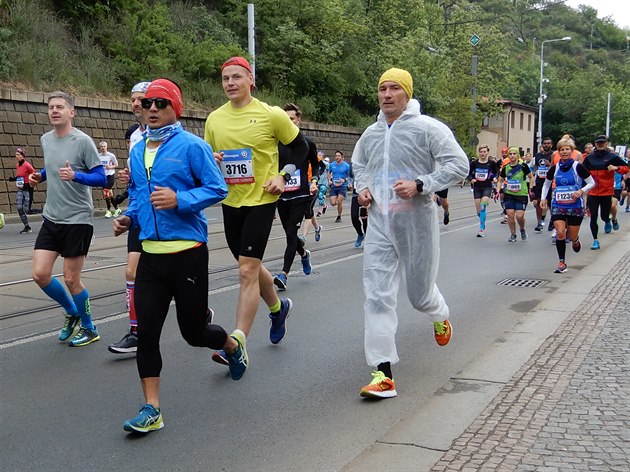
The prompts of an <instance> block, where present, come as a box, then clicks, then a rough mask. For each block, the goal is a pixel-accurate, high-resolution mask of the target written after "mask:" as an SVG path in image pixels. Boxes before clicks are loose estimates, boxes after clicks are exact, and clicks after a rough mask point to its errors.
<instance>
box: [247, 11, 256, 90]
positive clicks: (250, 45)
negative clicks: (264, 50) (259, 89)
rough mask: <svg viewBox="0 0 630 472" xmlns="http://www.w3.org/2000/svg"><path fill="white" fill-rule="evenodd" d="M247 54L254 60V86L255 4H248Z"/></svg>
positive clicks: (254, 74)
mask: <svg viewBox="0 0 630 472" xmlns="http://www.w3.org/2000/svg"><path fill="white" fill-rule="evenodd" d="M247 52H249V55H250V56H251V58H252V60H251V63H250V66H251V67H252V75H253V76H254V84H256V25H255V17H254V4H253V3H248V4H247Z"/></svg>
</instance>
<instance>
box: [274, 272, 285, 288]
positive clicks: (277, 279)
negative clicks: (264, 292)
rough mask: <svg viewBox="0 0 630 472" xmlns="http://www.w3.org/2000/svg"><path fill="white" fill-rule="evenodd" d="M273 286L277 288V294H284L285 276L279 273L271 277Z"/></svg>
mask: <svg viewBox="0 0 630 472" xmlns="http://www.w3.org/2000/svg"><path fill="white" fill-rule="evenodd" d="M273 284H274V285H275V286H276V287H278V291H279V292H284V291H285V290H286V289H287V285H288V282H287V276H286V275H284V273H283V272H280V273H279V274H276V275H275V276H274V277H273Z"/></svg>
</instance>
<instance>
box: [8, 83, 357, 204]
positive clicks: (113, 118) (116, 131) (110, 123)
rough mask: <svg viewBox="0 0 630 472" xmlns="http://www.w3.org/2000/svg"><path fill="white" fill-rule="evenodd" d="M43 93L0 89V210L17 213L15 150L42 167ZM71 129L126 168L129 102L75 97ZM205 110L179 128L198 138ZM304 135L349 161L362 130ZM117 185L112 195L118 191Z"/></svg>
mask: <svg viewBox="0 0 630 472" xmlns="http://www.w3.org/2000/svg"><path fill="white" fill-rule="evenodd" d="M46 98H47V94H45V93H42V92H25V91H20V90H14V89H7V88H0V160H1V167H0V172H1V173H0V212H2V213H17V209H16V208H15V183H14V182H9V181H8V178H9V177H11V176H14V175H15V164H16V160H15V148H16V147H18V146H21V147H23V148H24V150H25V151H26V159H27V160H28V161H29V162H30V163H31V164H32V165H33V167H35V169H36V170H39V169H41V168H42V167H43V166H44V159H43V154H42V148H41V146H40V141H39V140H40V137H41V135H42V134H44V133H46V132H47V131H49V130H50V129H51V127H50V125H49V123H48V113H47V108H48V107H47V102H46ZM75 110H76V114H75V118H74V122H73V123H74V126H76V127H77V128H79V129H80V130H81V131H83V132H85V133H87V134H88V135H89V136H91V137H92V138H93V139H94V142H95V144H96V145H98V142H99V141H106V142H107V144H108V150H109V151H110V152H112V153H114V155H116V157H117V158H118V162H119V164H120V165H121V167H122V166H124V165H126V162H127V157H128V153H127V149H126V143H125V139H124V136H125V131H126V130H127V128H128V127H129V126H130V125H131V124H133V115H132V114H131V111H130V106H129V103H127V102H123V101H113V100H103V99H98V98H90V97H75ZM207 115H208V112H207V111H201V110H184V113H183V115H182V118H181V122H182V124H183V125H184V127H185V128H186V129H187V130H188V131H190V132H192V133H194V134H196V135H198V136H200V137H203V129H204V124H205V120H206V117H207ZM302 129H303V131H304V133H305V134H306V135H307V136H308V137H309V138H311V139H313V141H315V143H317V145H318V148H319V149H320V150H323V151H324V152H325V153H326V155H329V156H332V155H333V154H334V152H335V151H336V150H341V151H343V152H344V154H345V156H346V158H347V159H348V160H349V159H350V158H351V157H352V150H353V149H354V145H355V143H356V141H357V140H358V139H359V136H361V133H362V132H363V130H362V129H359V128H347V127H341V126H332V125H322V124H318V123H310V122H303V123H302ZM45 190H46V184H45V183H44V184H41V185H38V186H37V188H36V189H35V194H34V201H35V203H34V204H33V208H40V209H41V208H43V205H44V201H45V198H46V192H45ZM122 190H123V188H122V186H121V185H120V184H118V182H117V183H116V186H115V187H114V193H119V192H122ZM92 198H93V199H94V208H95V209H98V208H105V202H104V201H103V197H102V192H101V190H100V189H93V190H92Z"/></svg>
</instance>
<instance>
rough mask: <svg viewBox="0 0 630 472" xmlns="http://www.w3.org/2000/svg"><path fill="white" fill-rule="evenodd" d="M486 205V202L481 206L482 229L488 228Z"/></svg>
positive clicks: (480, 224) (480, 219)
mask: <svg viewBox="0 0 630 472" xmlns="http://www.w3.org/2000/svg"><path fill="white" fill-rule="evenodd" d="M486 206H487V204H485V203H482V204H481V205H480V206H479V226H480V227H481V229H486Z"/></svg>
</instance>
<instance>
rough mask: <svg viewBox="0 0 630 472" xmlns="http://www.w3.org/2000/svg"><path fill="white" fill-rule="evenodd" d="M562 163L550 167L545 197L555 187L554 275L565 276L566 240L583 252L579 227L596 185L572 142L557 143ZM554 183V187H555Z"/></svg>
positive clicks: (553, 219) (544, 200) (544, 189)
mask: <svg viewBox="0 0 630 472" xmlns="http://www.w3.org/2000/svg"><path fill="white" fill-rule="evenodd" d="M557 146H558V153H559V154H560V161H559V162H558V164H555V165H553V166H551V168H550V169H549V171H548V172H547V175H546V178H545V183H544V186H543V188H542V195H546V194H547V192H548V191H549V190H551V189H552V187H553V196H552V200H551V221H552V222H553V226H554V228H555V230H556V234H557V241H556V251H557V252H558V267H557V268H556V270H555V271H554V272H555V273H556V274H562V273H564V272H566V271H567V264H566V239H567V237H568V239H569V240H570V241H571V247H572V248H573V251H574V252H580V249H581V248H582V243H580V236H579V232H580V225H581V224H582V219H583V218H584V202H583V198H582V196H583V195H585V194H586V193H587V192H588V191H589V190H590V189H591V188H593V186H594V185H595V181H594V180H593V177H591V174H590V173H589V171H588V170H587V169H586V167H584V166H583V165H582V164H580V163H579V162H578V161H577V160H575V159H574V158H573V151H574V150H575V143H574V142H573V140H572V139H561V140H560V141H558V145H557ZM552 183H553V184H555V185H553V186H552ZM540 205H541V207H542V208H543V209H544V208H546V207H547V200H546V199H543V200H541V202H540Z"/></svg>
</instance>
